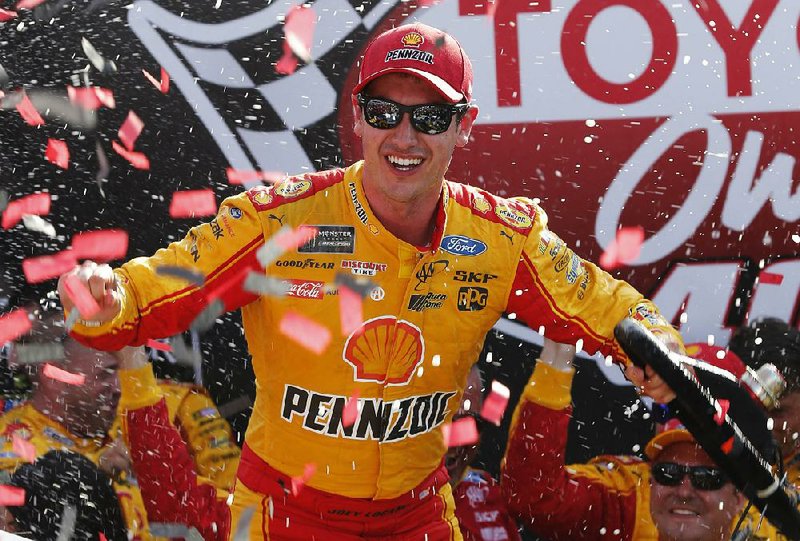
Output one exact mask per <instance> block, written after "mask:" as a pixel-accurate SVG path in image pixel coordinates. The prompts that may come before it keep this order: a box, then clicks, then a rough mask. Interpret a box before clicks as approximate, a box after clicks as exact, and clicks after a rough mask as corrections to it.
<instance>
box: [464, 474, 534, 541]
mask: <svg viewBox="0 0 800 541" xmlns="http://www.w3.org/2000/svg"><path fill="white" fill-rule="evenodd" d="M453 498H454V499H455V502H456V517H457V518H458V526H459V528H460V529H461V535H462V536H463V537H464V541H483V540H484V539H506V540H507V541H520V537H519V533H518V532H517V523H516V522H515V521H514V519H513V518H511V516H510V515H509V513H508V507H507V506H506V502H505V497H504V496H503V493H502V491H501V489H500V485H499V484H497V482H495V480H494V479H492V478H491V476H490V475H489V474H488V473H486V472H482V471H478V470H472V471H470V472H469V473H467V475H466V477H465V478H464V480H463V481H461V482H460V483H459V484H458V485H457V486H456V488H455V489H453Z"/></svg>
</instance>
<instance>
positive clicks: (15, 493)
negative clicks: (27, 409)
mask: <svg viewBox="0 0 800 541" xmlns="http://www.w3.org/2000/svg"><path fill="white" fill-rule="evenodd" d="M0 21H2V19H0ZM0 505H2V506H4V507H16V506H19V505H25V489H24V488H19V487H15V486H11V485H0Z"/></svg>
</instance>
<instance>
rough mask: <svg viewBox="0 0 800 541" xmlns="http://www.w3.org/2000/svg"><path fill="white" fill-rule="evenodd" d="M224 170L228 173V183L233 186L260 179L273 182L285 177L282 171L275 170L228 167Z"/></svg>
mask: <svg viewBox="0 0 800 541" xmlns="http://www.w3.org/2000/svg"><path fill="white" fill-rule="evenodd" d="M225 172H226V173H227V175H228V184H233V185H235V186H237V185H241V184H247V183H250V182H255V181H261V180H263V181H265V182H269V183H270V184H275V183H276V182H278V181H280V180H283V179H285V178H286V175H285V174H284V173H278V172H276V171H253V170H246V169H234V168H233V167H228V168H227V169H226V171H225Z"/></svg>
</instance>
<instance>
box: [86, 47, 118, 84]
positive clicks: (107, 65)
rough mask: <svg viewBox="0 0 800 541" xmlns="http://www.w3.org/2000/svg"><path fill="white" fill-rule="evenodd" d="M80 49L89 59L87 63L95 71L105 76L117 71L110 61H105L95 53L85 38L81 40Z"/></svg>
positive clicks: (95, 50)
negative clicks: (89, 63)
mask: <svg viewBox="0 0 800 541" xmlns="http://www.w3.org/2000/svg"><path fill="white" fill-rule="evenodd" d="M81 48H83V53H84V54H85V55H86V57H87V58H88V59H89V62H91V63H92V65H93V66H94V67H95V69H96V70H97V71H100V72H102V73H105V74H107V75H108V74H113V73H116V71H117V66H116V64H114V62H112V61H111V60H106V59H105V58H103V56H102V55H101V54H100V53H98V52H97V49H95V48H94V46H93V45H92V44H91V43H90V42H89V40H88V39H86V38H81Z"/></svg>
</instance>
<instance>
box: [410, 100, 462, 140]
mask: <svg viewBox="0 0 800 541" xmlns="http://www.w3.org/2000/svg"><path fill="white" fill-rule="evenodd" d="M452 116H453V111H452V109H451V108H450V107H448V106H446V105H424V106H422V107H417V108H416V109H415V110H414V113H413V118H412V120H413V123H414V126H415V127H416V128H417V129H418V130H419V131H421V132H423V133H427V134H428V135H436V134H438V133H443V132H445V131H447V128H449V127H450V119H451V118H452Z"/></svg>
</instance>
